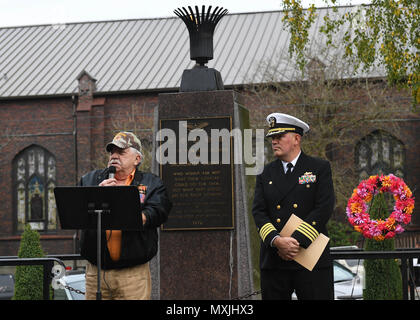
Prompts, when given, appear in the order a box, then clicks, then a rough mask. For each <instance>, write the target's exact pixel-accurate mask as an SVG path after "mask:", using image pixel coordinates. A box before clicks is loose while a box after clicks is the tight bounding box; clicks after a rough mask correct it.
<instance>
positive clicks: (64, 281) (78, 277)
mask: <svg viewBox="0 0 420 320" xmlns="http://www.w3.org/2000/svg"><path fill="white" fill-rule="evenodd" d="M58 281H59V282H60V283H61V285H62V286H63V288H60V289H54V300H84V299H85V295H84V294H81V293H78V292H76V291H73V290H70V289H69V288H68V287H71V288H73V289H76V290H80V291H81V292H86V280H85V273H84V272H83V273H77V274H70V275H67V276H64V277H62V278H60V279H59V280H58Z"/></svg>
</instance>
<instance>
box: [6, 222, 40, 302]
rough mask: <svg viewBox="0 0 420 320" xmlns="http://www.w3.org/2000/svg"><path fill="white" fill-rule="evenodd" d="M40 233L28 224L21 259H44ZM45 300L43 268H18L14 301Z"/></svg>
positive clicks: (22, 244)
mask: <svg viewBox="0 0 420 320" xmlns="http://www.w3.org/2000/svg"><path fill="white" fill-rule="evenodd" d="M44 256H45V255H44V252H43V251H42V248H41V242H40V238H39V233H38V232H37V231H36V230H32V229H31V226H30V225H29V224H27V225H26V226H25V230H24V232H23V234H22V239H21V242H20V248H19V252H18V257H19V258H42V257H44ZM42 299H43V267H42V266H17V267H16V274H15V293H14V296H13V300H42Z"/></svg>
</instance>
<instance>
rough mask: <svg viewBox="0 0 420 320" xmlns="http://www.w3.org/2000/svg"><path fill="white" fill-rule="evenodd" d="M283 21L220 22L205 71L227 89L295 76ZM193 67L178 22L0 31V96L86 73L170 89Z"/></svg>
mask: <svg viewBox="0 0 420 320" xmlns="http://www.w3.org/2000/svg"><path fill="white" fill-rule="evenodd" d="M351 9H352V7H341V8H340V11H342V10H351ZM326 10H328V9H327V8H324V9H318V11H317V12H318V16H317V19H316V21H315V23H314V26H313V27H312V29H311V31H310V37H311V39H316V40H318V39H319V40H320V41H321V38H322V35H321V34H320V33H319V32H317V31H316V30H317V29H316V26H317V24H318V22H319V21H322V19H323V17H324V15H325V12H326ZM282 16H283V12H282V11H270V12H251V13H239V14H228V15H227V16H225V17H223V19H222V20H221V21H220V22H219V24H218V25H217V27H216V31H215V35H214V59H213V60H211V61H209V63H208V66H209V67H211V68H215V69H217V70H219V71H220V73H221V75H222V78H223V82H224V84H225V86H233V85H242V84H246V83H259V82H263V81H269V80H271V79H270V75H273V76H274V79H275V80H276V81H292V80H294V79H297V77H298V71H297V70H296V68H295V67H294V63H293V61H292V60H291V59H290V57H289V53H288V45H289V33H288V31H287V30H285V29H284V28H283V22H282ZM311 50H312V49H311ZM337 50H339V49H337ZM315 56H316V57H317V58H318V59H319V60H320V61H322V62H323V63H324V64H326V65H331V64H332V63H331V62H332V61H329V62H328V61H326V60H328V59H330V58H328V57H333V56H334V53H332V51H331V50H329V51H328V52H327V53H325V52H321V51H320V50H314V57H315ZM321 56H322V57H321ZM193 65H194V62H193V61H191V60H190V55H189V35H188V31H187V28H186V26H185V25H184V23H183V22H182V20H181V19H179V18H178V17H170V18H158V19H138V20H121V21H99V22H82V23H68V24H61V25H39V26H21V27H7V28H0V98H8V97H22V96H50V95H69V94H72V93H75V92H77V80H76V78H77V76H78V75H79V74H80V72H81V71H83V70H86V71H87V72H88V73H89V74H90V75H92V76H93V77H94V78H96V79H97V80H98V81H97V83H96V86H97V92H125V91H133V90H134V91H139V90H140V91H142V90H145V91H150V90H160V91H167V90H172V89H175V88H178V87H179V86H180V81H181V76H182V72H183V70H184V69H190V68H192V67H193ZM273 70H274V71H276V72H273ZM378 75H380V74H379V71H378V73H377V74H376V75H374V76H378ZM370 76H372V74H370Z"/></svg>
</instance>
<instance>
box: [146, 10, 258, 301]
mask: <svg viewBox="0 0 420 320" xmlns="http://www.w3.org/2000/svg"><path fill="white" fill-rule="evenodd" d="M174 12H175V14H176V15H177V16H178V17H180V18H181V19H182V20H183V21H184V23H185V24H186V26H187V29H188V31H189V35H190V53H191V55H190V57H191V59H192V60H195V61H196V62H197V64H196V65H195V66H194V68H192V69H190V70H184V72H183V75H182V80H181V86H180V92H179V93H168V94H160V95H159V106H158V107H157V110H156V111H155V138H156V139H155V147H154V152H155V161H154V172H155V173H156V174H158V175H159V176H160V177H161V178H162V180H163V181H164V183H165V185H166V186H167V189H168V193H169V196H170V198H171V200H172V201H173V208H172V211H171V214H170V216H169V219H168V221H167V222H166V223H165V224H164V225H163V226H162V228H161V230H160V245H159V254H158V257H157V259H156V261H154V262H153V264H154V266H152V277H153V282H154V283H155V285H154V288H153V290H152V298H154V299H182V300H184V299H235V298H237V297H240V296H242V295H246V294H249V293H251V292H252V291H253V281H252V266H251V252H250V244H249V241H250V240H249V230H248V208H247V199H246V185H245V173H244V170H245V168H244V165H243V164H241V163H235V161H234V156H235V154H234V144H235V143H236V144H238V143H242V140H241V139H240V132H241V130H244V129H245V128H248V127H249V115H248V110H246V109H245V108H244V107H243V106H242V102H241V96H240V95H239V94H238V93H237V92H234V91H232V90H224V88H223V81H222V77H221V74H220V72H219V71H217V70H215V69H212V68H208V67H207V66H206V63H207V62H208V61H209V60H211V59H212V58H213V33H214V30H215V27H216V24H217V23H218V22H219V21H220V19H222V17H223V16H224V15H225V14H227V10H225V9H223V8H219V7H216V8H215V9H214V10H212V7H211V6H210V7H209V8H208V9H207V10H206V8H205V7H204V6H203V7H202V10H201V12H200V10H199V8H198V7H197V6H196V7H195V10H193V9H192V8H191V7H188V10H187V9H186V8H180V9H177V10H175V11H174ZM234 132H236V133H238V132H239V134H237V135H236V137H235V135H234V134H233V133H234ZM238 137H239V138H238Z"/></svg>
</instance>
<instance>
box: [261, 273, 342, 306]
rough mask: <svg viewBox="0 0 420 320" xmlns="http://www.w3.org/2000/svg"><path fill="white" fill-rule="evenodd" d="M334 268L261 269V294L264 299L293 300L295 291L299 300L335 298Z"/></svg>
mask: <svg viewBox="0 0 420 320" xmlns="http://www.w3.org/2000/svg"><path fill="white" fill-rule="evenodd" d="M333 281H334V280H333V268H332V266H331V267H326V268H321V269H314V270H312V271H309V270H306V269H303V270H279V269H264V270H261V296H262V299H263V300H291V299H292V293H293V291H295V292H296V296H297V298H298V299H299V300H333V299H334V282H333Z"/></svg>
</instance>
